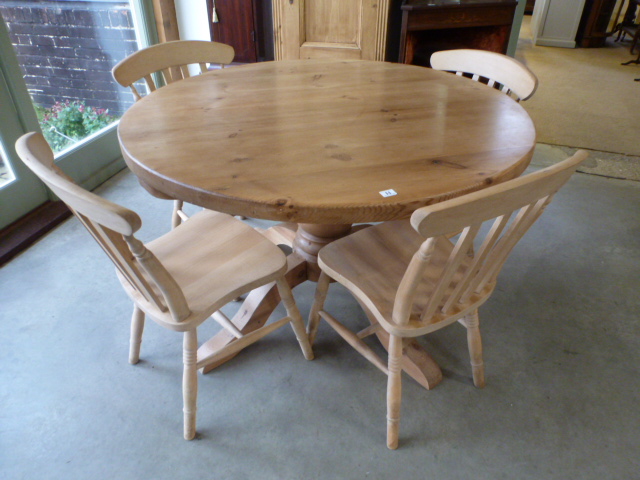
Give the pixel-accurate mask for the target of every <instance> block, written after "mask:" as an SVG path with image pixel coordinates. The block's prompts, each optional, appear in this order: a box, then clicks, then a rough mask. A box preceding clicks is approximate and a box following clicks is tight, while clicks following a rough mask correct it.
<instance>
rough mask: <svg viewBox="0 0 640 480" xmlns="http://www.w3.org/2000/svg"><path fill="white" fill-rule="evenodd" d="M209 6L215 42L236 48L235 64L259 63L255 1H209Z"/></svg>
mask: <svg viewBox="0 0 640 480" xmlns="http://www.w3.org/2000/svg"><path fill="white" fill-rule="evenodd" d="M209 5H210V11H211V12H212V14H211V19H210V20H211V22H212V23H211V32H212V36H213V40H215V41H216V42H222V43H226V44H227V45H231V46H232V47H233V48H234V50H235V51H236V55H235V57H234V59H233V61H234V62H242V63H253V62H257V61H258V44H257V36H258V35H257V28H256V27H257V25H256V18H255V17H256V15H255V13H256V12H255V6H254V1H253V0H213V1H211V0H209ZM214 12H215V14H214Z"/></svg>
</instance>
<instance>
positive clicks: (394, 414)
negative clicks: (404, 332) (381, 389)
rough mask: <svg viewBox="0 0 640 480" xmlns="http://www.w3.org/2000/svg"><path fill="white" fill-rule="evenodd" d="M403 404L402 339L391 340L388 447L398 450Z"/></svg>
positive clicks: (393, 337)
mask: <svg viewBox="0 0 640 480" xmlns="http://www.w3.org/2000/svg"><path fill="white" fill-rule="evenodd" d="M401 402H402V337H398V336H396V335H391V336H390V338H389V376H388V378H387V447H389V448H390V449H392V450H395V449H396V448H398V434H399V431H400V404H401Z"/></svg>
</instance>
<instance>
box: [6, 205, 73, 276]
mask: <svg viewBox="0 0 640 480" xmlns="http://www.w3.org/2000/svg"><path fill="white" fill-rule="evenodd" d="M70 216H71V212H70V211H69V209H68V208H67V206H66V205H65V204H64V203H62V202H60V201H58V202H51V201H49V202H45V203H43V204H42V205H40V206H39V207H38V208H36V209H35V210H33V211H32V212H31V213H29V214H27V215H25V216H24V217H22V218H20V219H19V220H16V221H15V222H13V223H12V224H11V225H9V226H7V227H5V228H3V229H2V230H0V266H1V265H4V264H5V263H7V262H8V261H9V260H11V259H12V258H13V257H15V256H16V255H18V254H19V253H21V252H23V251H24V250H26V249H27V248H28V247H29V246H31V245H33V244H34V243H35V242H36V241H37V240H38V239H40V238H41V237H43V236H44V235H45V234H46V233H47V232H49V231H50V230H52V229H53V228H54V227H56V226H57V225H59V224H60V223H61V222H62V221H64V220H66V219H67V218H68V217H70Z"/></svg>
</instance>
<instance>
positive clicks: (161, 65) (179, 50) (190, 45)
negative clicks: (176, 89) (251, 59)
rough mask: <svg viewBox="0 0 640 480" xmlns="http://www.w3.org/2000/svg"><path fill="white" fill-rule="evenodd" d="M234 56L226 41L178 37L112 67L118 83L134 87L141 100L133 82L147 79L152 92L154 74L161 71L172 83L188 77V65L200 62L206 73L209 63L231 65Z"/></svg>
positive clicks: (201, 68)
mask: <svg viewBox="0 0 640 480" xmlns="http://www.w3.org/2000/svg"><path fill="white" fill-rule="evenodd" d="M234 56H235V52H234V50H233V47H231V46H230V45H225V44H224V43H218V42H207V41H201V40H176V41H173V42H165V43H159V44H157V45H153V46H151V47H148V48H144V49H142V50H138V51H137V52H135V53H132V54H131V55H129V56H128V57H127V58H125V59H124V60H122V61H120V62H119V63H118V64H117V65H116V66H115V67H113V70H112V74H113V78H115V80H116V82H118V83H119V84H120V85H122V86H123V87H129V88H131V91H132V92H133V95H134V96H135V97H136V100H140V98H141V96H140V92H138V90H137V89H136V87H135V85H134V83H135V82H137V81H138V80H141V79H144V81H145V82H146V84H147V87H149V91H151V92H153V91H154V90H156V89H157V88H158V85H156V83H155V81H154V80H153V76H152V74H153V73H156V72H158V73H159V74H160V75H162V78H163V79H164V82H165V83H166V84H169V83H173V82H175V81H177V80H182V79H183V78H187V77H189V76H190V73H189V65H194V64H197V65H199V66H200V73H204V72H206V71H207V65H206V64H207V63H215V64H219V65H220V66H224V65H228V64H230V63H231V62H232V61H233V57H234Z"/></svg>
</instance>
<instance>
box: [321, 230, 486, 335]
mask: <svg viewBox="0 0 640 480" xmlns="http://www.w3.org/2000/svg"><path fill="white" fill-rule="evenodd" d="M424 241H425V239H424V238H423V237H421V236H420V235H419V234H418V233H417V232H416V231H415V230H414V229H413V227H412V226H411V223H410V221H409V220H408V219H407V220H399V221H394V222H385V223H381V224H379V225H375V226H372V227H369V228H365V229H363V230H361V231H359V232H356V233H354V234H352V235H349V236H348V237H345V238H342V239H340V240H338V241H335V242H333V243H331V244H329V245H327V246H326V247H324V248H323V249H322V250H321V251H320V254H319V256H318V263H319V264H320V267H321V268H322V270H323V271H325V272H326V273H327V274H328V275H329V276H330V277H331V278H334V279H336V280H337V281H338V282H340V283H342V284H343V285H344V286H345V287H346V288H347V289H348V290H349V291H350V292H351V293H352V294H353V295H354V296H355V297H356V298H357V299H358V300H360V301H361V302H362V303H363V304H364V305H365V306H366V307H367V308H368V309H369V311H370V312H371V313H372V314H373V315H374V316H375V317H376V319H377V320H378V322H380V323H381V324H382V326H383V327H384V328H385V329H386V330H387V331H390V332H393V333H394V334H396V335H401V336H407V337H414V336H418V335H424V334H425V333H429V332H431V331H434V330H437V329H439V328H441V327H442V326H444V325H443V322H444V323H445V324H446V323H452V322H454V321H456V320H457V319H459V318H460V317H462V316H464V315H465V314H466V313H467V312H468V311H470V310H472V309H474V308H477V306H478V305H480V304H481V303H483V301H484V300H486V298H487V297H488V295H489V294H490V293H491V291H492V290H493V286H490V287H488V288H486V289H484V290H483V292H482V293H481V294H480V295H474V296H473V297H472V298H471V299H470V300H469V301H468V302H466V303H465V304H464V305H460V306H459V308H456V309H455V310H454V311H452V312H450V313H449V314H447V315H444V314H440V313H437V314H435V315H433V316H432V317H431V318H429V319H425V321H420V318H419V315H420V312H421V311H422V310H423V308H424V307H425V305H426V303H427V301H428V300H429V298H430V296H431V292H432V290H433V288H434V286H435V284H436V281H437V280H438V279H439V278H440V277H441V275H442V272H443V270H444V268H445V265H446V262H447V259H448V258H449V256H450V254H451V252H452V250H453V247H454V245H453V243H451V241H450V240H449V239H447V238H446V237H440V238H439V239H438V241H437V243H436V247H435V249H434V252H433V255H432V256H431V259H430V262H429V266H428V267H427V270H426V272H425V274H424V276H423V278H422V281H421V282H420V284H419V286H418V288H417V294H416V301H415V303H414V304H413V307H412V313H411V317H410V320H409V323H408V325H406V326H403V327H400V326H398V325H397V324H396V323H395V322H393V319H392V315H393V305H394V301H395V292H396V291H397V290H398V286H399V285H400V281H401V280H402V277H403V275H404V274H405V271H406V270H407V266H408V265H409V262H410V261H411V258H412V257H413V255H414V253H415V252H416V251H417V250H418V249H419V247H420V245H421V244H422V243H423V242H424ZM471 259H472V258H471V257H469V261H467V262H463V264H462V265H461V266H460V268H459V270H458V272H457V274H456V276H458V277H460V276H461V275H462V274H463V273H464V271H465V270H466V268H467V266H468V265H469V263H470V261H471ZM453 286H455V276H454V282H453ZM449 290H451V288H450V289H449ZM445 298H446V295H445Z"/></svg>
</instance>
